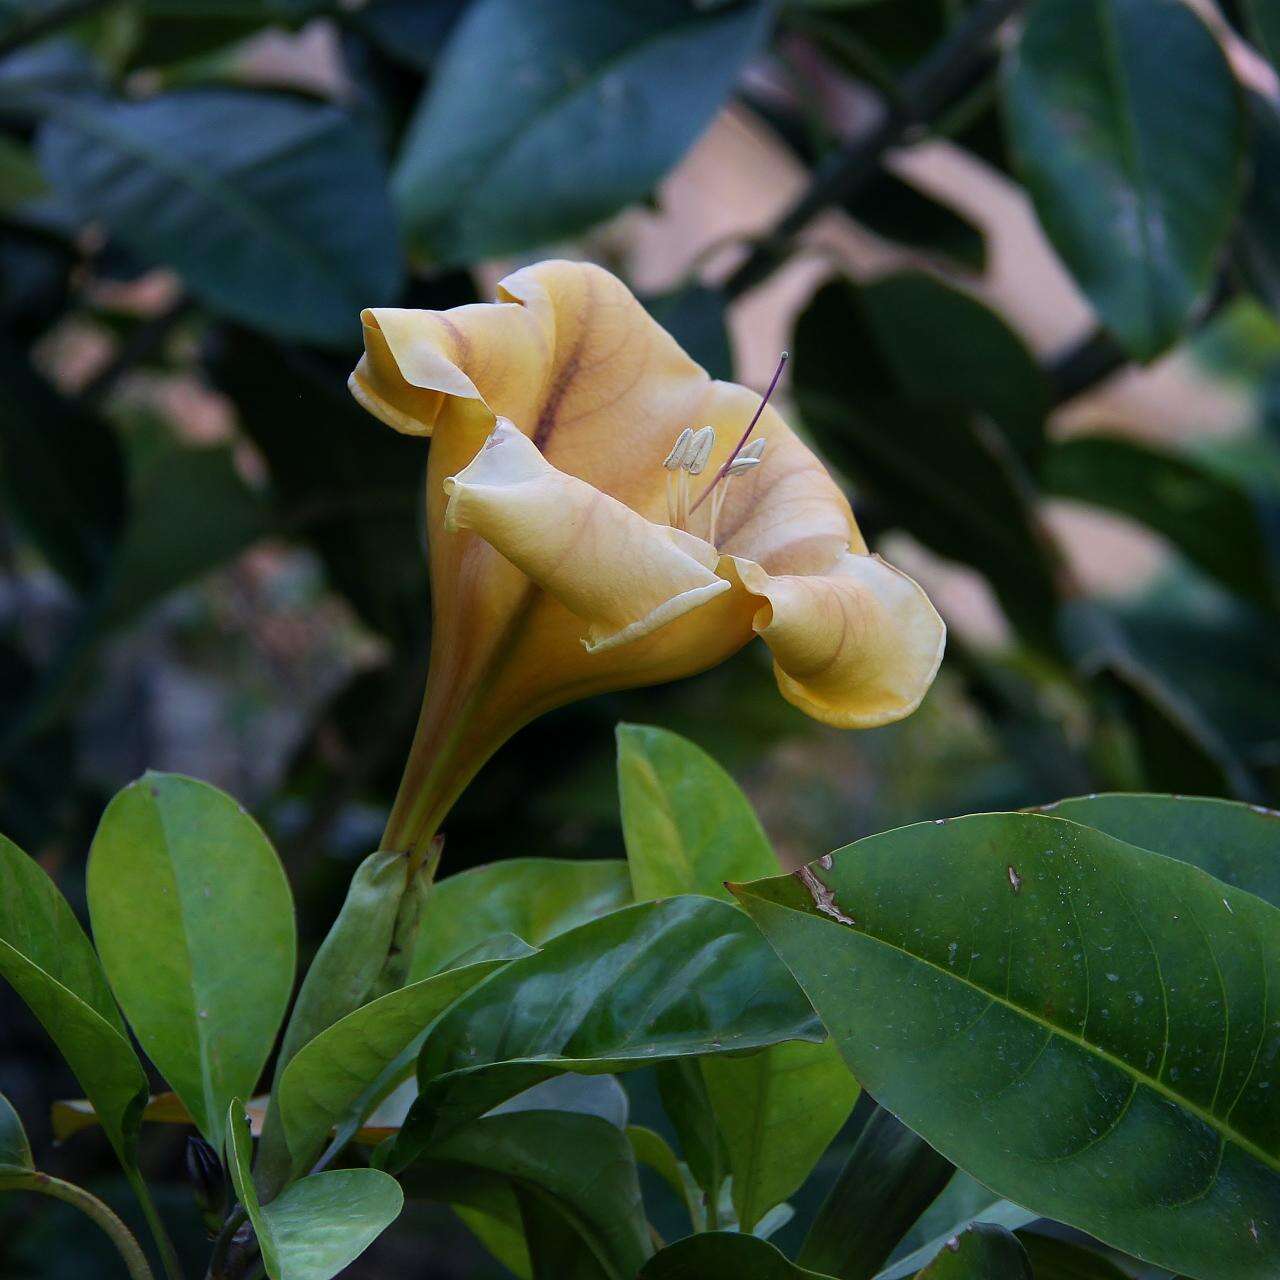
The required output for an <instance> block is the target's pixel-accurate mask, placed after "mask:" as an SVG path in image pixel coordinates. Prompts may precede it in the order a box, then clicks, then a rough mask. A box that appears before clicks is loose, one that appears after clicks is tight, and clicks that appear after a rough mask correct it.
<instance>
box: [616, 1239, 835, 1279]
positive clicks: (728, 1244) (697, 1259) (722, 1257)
mask: <svg viewBox="0 0 1280 1280" xmlns="http://www.w3.org/2000/svg"><path fill="white" fill-rule="evenodd" d="M636 1280H830V1277H826V1276H823V1275H822V1274H821V1273H820V1272H817V1271H806V1270H805V1268H804V1267H800V1266H797V1265H796V1264H795V1263H794V1262H788V1261H787V1259H786V1257H785V1256H784V1255H783V1254H781V1253H779V1252H778V1250H777V1249H776V1248H774V1246H773V1245H771V1244H770V1243H769V1242H768V1241H767V1240H759V1239H757V1238H756V1237H755V1236H749V1235H742V1234H740V1233H739V1232H736V1231H710V1232H704V1233H703V1234H701V1235H696V1236H688V1237H686V1238H685V1239H684V1240H677V1241H676V1243H675V1244H670V1245H668V1246H667V1247H666V1248H665V1249H663V1250H662V1252H661V1253H659V1254H656V1255H655V1256H654V1257H653V1258H651V1259H650V1260H649V1261H648V1262H647V1263H646V1264H645V1265H644V1267H642V1268H641V1270H640V1274H639V1275H638V1276H637V1277H636Z"/></svg>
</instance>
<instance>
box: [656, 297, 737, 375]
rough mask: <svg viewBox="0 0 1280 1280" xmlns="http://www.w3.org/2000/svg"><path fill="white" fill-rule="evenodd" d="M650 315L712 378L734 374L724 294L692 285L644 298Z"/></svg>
mask: <svg viewBox="0 0 1280 1280" xmlns="http://www.w3.org/2000/svg"><path fill="white" fill-rule="evenodd" d="M644 305H645V307H646V308H647V309H648V312H649V314H650V315H651V316H652V317H653V318H654V319H655V320H656V321H657V322H658V323H659V324H660V325H661V326H662V327H663V328H664V329H665V330H666V331H667V332H668V333H669V334H671V336H672V337H673V338H675V340H676V341H677V342H678V343H679V344H680V345H681V346H682V347H683V348H684V349H685V350H686V351H687V352H688V353H689V355H691V356H692V357H693V358H694V359H695V360H696V361H697V362H698V363H699V364H700V365H701V366H702V367H703V368H704V369H705V370H706V371H707V372H708V373H709V374H710V375H711V376H712V377H713V378H725V379H731V378H732V377H733V348H732V346H731V345H730V343H729V330H728V327H727V326H726V324H725V315H724V313H725V307H726V306H727V305H728V304H727V301H726V299H725V296H724V294H722V293H721V292H719V290H717V289H708V288H706V287H704V286H703V285H699V284H691V285H686V286H685V287H684V288H682V289H676V290H675V291H674V292H672V293H663V294H659V295H658V296H657V297H652V298H645V299H644Z"/></svg>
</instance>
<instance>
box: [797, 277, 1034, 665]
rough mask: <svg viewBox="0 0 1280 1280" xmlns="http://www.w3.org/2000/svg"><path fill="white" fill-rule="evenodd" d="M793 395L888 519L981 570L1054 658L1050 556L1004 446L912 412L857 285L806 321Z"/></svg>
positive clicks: (836, 289)
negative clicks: (880, 347) (880, 346)
mask: <svg viewBox="0 0 1280 1280" xmlns="http://www.w3.org/2000/svg"><path fill="white" fill-rule="evenodd" d="M795 396H796V402H797V404H798V406H799V408H800V412H801V414H802V416H803V418H804V421H805V424H806V425H807V426H808V427H809V428H810V429H811V430H812V431H813V433H814V435H815V436H816V437H817V440H818V443H819V444H820V445H821V447H822V448H823V449H824V450H825V451H826V453H827V454H828V455H829V456H830V457H831V459H832V460H833V461H834V462H835V463H836V464H837V465H838V466H839V467H841V468H842V469H843V470H845V471H847V472H848V473H849V475H850V476H851V478H852V479H853V480H855V481H856V482H857V483H858V486H859V488H860V490H861V491H862V492H863V493H865V494H866V495H867V496H868V497H870V498H872V499H874V500H876V502H877V504H880V505H882V506H883V518H884V519H885V520H887V521H888V522H889V523H891V524H894V525H898V526H901V527H902V528H904V529H906V530H908V531H909V532H910V533H912V534H914V535H915V536H916V537H917V538H919V539H920V540H921V541H922V542H924V543H925V544H926V545H928V546H930V547H932V548H933V549H934V550H935V551H937V552H939V553H940V554H941V555H944V556H947V557H949V558H951V559H954V560H960V561H961V562H963V563H966V564H970V565H972V566H973V567H974V568H976V569H978V570H979V572H981V573H983V574H984V575H985V576H986V577H987V578H988V579H989V580H990V581H991V584H992V586H993V588H994V589H995V591H996V593H997V595H998V596H999V598H1000V603H1001V604H1002V605H1003V606H1004V608H1005V610H1006V612H1007V613H1008V614H1009V616H1010V618H1011V620H1012V621H1013V622H1014V624H1015V625H1016V626H1017V627H1018V629H1019V631H1021V632H1022V633H1023V635H1024V637H1025V638H1026V639H1028V640H1029V641H1031V642H1032V643H1035V644H1037V645H1038V646H1040V647H1041V648H1043V649H1046V650H1049V651H1054V650H1056V647H1057V640H1056V616H1055V615H1056V610H1057V592H1056V586H1055V582H1054V564H1053V557H1052V555H1051V553H1050V552H1049V551H1048V550H1047V549H1046V547H1045V544H1044V540H1043V537H1042V535H1041V534H1040V532H1039V530H1038V528H1037V526H1036V520H1035V516H1034V513H1033V512H1032V510H1031V508H1030V504H1029V501H1028V495H1027V492H1026V487H1025V485H1024V483H1023V481H1022V479H1021V478H1020V476H1019V474H1018V470H1017V465H1016V461H1015V460H1014V459H1013V457H1012V456H1011V455H1010V452H1009V450H1008V447H1007V445H1006V442H1005V440H1004V438H1003V437H1002V436H1001V435H1000V433H999V432H998V431H996V429H995V428H994V427H990V426H989V425H988V424H986V423H985V422H983V421H982V420H980V419H977V418H975V417H974V416H973V415H972V414H969V413H966V412H965V411H963V410H961V409H955V408H944V407H936V406H918V405H914V404H908V403H905V402H904V398H903V395H902V390H901V388H900V387H899V385H898V383H897V376H896V374H895V372H894V370H893V367H892V365H890V363H889V362H888V360H887V357H886V356H885V355H884V354H883V353H882V352H881V351H880V349H879V345H878V338H877V337H876V333H875V330H874V329H873V327H872V326H871V324H870V321H869V319H868V315H867V311H866V309H865V303H864V300H863V296H862V294H861V292H860V291H859V290H857V289H856V288H854V287H853V286H852V285H849V284H845V283H837V284H831V285H828V286H826V287H825V288H824V289H822V290H820V291H819V292H818V294H817V295H816V297H815V298H814V300H813V301H812V302H811V303H810V304H809V306H808V308H807V309H806V310H805V312H804V314H803V315H802V316H801V318H800V323H799V326H798V328H797V330H796V341H795Z"/></svg>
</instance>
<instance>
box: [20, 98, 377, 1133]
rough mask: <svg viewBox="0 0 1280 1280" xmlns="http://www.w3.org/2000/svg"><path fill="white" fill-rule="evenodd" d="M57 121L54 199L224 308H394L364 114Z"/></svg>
mask: <svg viewBox="0 0 1280 1280" xmlns="http://www.w3.org/2000/svg"><path fill="white" fill-rule="evenodd" d="M45 108H46V111H47V113H48V118H47V120H46V123H45V125H44V126H43V128H42V129H41V131H40V134H39V138H38V150H39V155H40V161H41V166H42V168H43V169H44V172H45V175H46V177H47V178H48V179H49V182H50V184H51V185H52V186H53V187H54V189H55V190H56V191H57V192H58V193H59V194H60V195H62V196H63V197H64V198H66V199H67V200H70V201H71V202H72V203H73V204H74V206H75V208H76V209H77V211H78V212H79V213H80V214H81V215H82V216H83V217H84V218H85V219H86V220H88V219H93V220H94V221H100V222H102V223H105V224H106V226H107V227H108V229H109V230H110V231H111V232H112V233H113V234H114V235H116V236H118V237H119V239H120V240H121V242H123V243H124V244H126V245H128V246H129V248H131V249H132V250H133V251H134V252H135V253H137V254H138V255H139V256H141V257H143V258H145V259H146V260H147V261H150V262H154V263H157V264H161V265H164V266H169V267H172V268H173V269H174V270H176V271H178V272H179V273H180V274H181V275H182V277H183V281H184V283H185V284H186V285H187V287H188V288H189V289H190V290H191V292H192V293H194V294H195V295H196V296H197V297H199V298H200V299H201V300H202V301H204V302H205V303H207V304H208V305H209V306H210V307H212V308H214V309H215V310H218V311H220V312H222V313H223V314H225V315H228V316H231V317H232V318H234V319H238V320H242V321H244V322H245V323H246V324H250V325H254V326H255V327H259V328H264V329H267V330H268V331H270V332H273V333H277V334H280V335H281V336H283V337H286V338H292V339H296V340H301V341H311V342H319V343H329V344H335V345H343V346H351V345H352V344H353V343H357V342H358V341H359V336H360V326H359V313H360V308H361V307H363V306H371V305H376V304H378V303H390V302H394V301H395V299H396V296H397V294H398V293H399V290H400V284H401V262H400V255H399V249H398V243H397V235H396V228H395V224H394V219H393V215H392V211H391V207H390V203H389V200H388V197H387V194H386V177H385V173H384V171H383V166H382V164H381V162H380V160H379V157H378V151H377V148H376V146H374V145H373V139H372V138H371V137H370V136H368V134H367V133H366V131H365V129H364V128H363V127H362V126H361V125H360V124H359V123H358V122H357V120H356V119H355V118H354V117H353V116H350V115H348V114H347V113H345V112H343V111H339V110H338V109H336V108H335V107H332V106H329V105H327V104H321V103H317V102H311V101H305V100H303V99H302V98H298V97H291V96H287V95H284V94H276V93H265V92H258V91H250V90H245V89H226V88H215V89H207V88H200V89H193V90H188V91H185V92H177V93H162V94H157V95H155V96H153V97H150V98H143V99H140V100H137V101H124V100H112V99H105V98H103V99H95V98H91V97H73V96H70V95H67V96H58V97H52V96H51V97H50V98H49V99H48V100H47V102H46V103H45ZM218 1124H219V1126H220V1125H221V1120H219V1121H218Z"/></svg>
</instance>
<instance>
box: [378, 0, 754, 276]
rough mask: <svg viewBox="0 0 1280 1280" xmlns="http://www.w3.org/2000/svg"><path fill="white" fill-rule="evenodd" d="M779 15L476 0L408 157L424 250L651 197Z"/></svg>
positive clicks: (441, 252)
mask: <svg viewBox="0 0 1280 1280" xmlns="http://www.w3.org/2000/svg"><path fill="white" fill-rule="evenodd" d="M770 17H771V12H770V6H769V5H767V4H762V3H757V2H756V0H748V2H747V3H743V4H739V5H734V6H732V7H730V8H728V9H725V10H721V11H710V12H700V11H699V10H698V8H696V7H694V6H691V5H689V4H687V3H685V0H624V2H622V3H619V2H618V0H477V2H476V3H474V4H472V5H471V6H470V8H469V9H468V10H467V12H466V13H465V14H464V15H463V17H462V18H461V20H460V21H459V22H458V24H457V26H456V27H455V28H454V31H453V34H452V36H451V38H450V41H449V45H448V48H447V49H446V51H445V53H444V55H443V57H442V58H441V60H440V63H439V66H438V67H437V69H436V72H435V75H434V76H433V78H432V81H431V84H430V86H429V87H428V89H427V93H426V96H425V98H424V99H423V101H422V103H421V104H420V105H419V107H418V109H417V111H416V113H415V115H414V117H413V120H412V121H411V123H410V125H409V129H408V133H407V135H406V138H405V141H404V144H403V147H402V150H401V153H400V156H399V159H398V162H397V164H396V169H395V174H394V178H393V186H392V189H393V193H394V196H395V199H396V204H397V206H398V208H399V210H400V214H401V218H402V221H403V224H404V226H405V227H406V229H407V231H408V234H409V237H410V241H411V243H412V245H413V247H414V248H415V249H417V250H419V251H420V252H422V253H423V254H425V255H427V256H429V257H431V258H434V259H436V260H437V261H443V262H466V261H470V260H472V259H475V258H486V257H492V256H493V255H495V254H501V253H512V252H518V251H520V250H524V249H529V248H532V247H534V246H536V245H541V244H546V243H548V242H550V241H553V240H557V239H561V238H563V237H565V236H569V235H572V234H574V233H576V232H579V231H582V230H584V229H586V228H587V227H589V226H591V225H592V224H593V223H596V222H600V221H602V220H603V219H604V218H607V217H609V216H610V215H612V214H614V213H616V212H617V211H618V210H619V209H621V208H623V207H625V206H626V205H629V204H634V203H636V202H637V201H640V200H643V199H644V198H645V197H646V196H647V195H648V194H649V193H650V191H652V190H653V188H654V187H655V186H656V185H657V183H658V181H659V180H660V179H661V178H662V177H663V176H664V175H665V174H666V172H667V170H668V169H670V168H671V167H672V166H673V165H674V164H675V163H676V161H678V160H679V159H680V157H681V156H682V155H684V153H685V151H686V150H688V148H689V147H690V146H691V145H692V143H693V142H694V141H695V139H696V138H697V137H698V135H699V134H700V133H701V132H702V131H703V129H704V128H706V126H707V125H708V124H709V123H710V122H711V118H712V117H713V116H714V115H715V113H716V111H718V110H719V108H720V107H721V105H722V104H723V102H724V100H725V98H726V97H727V96H728V94H729V91H730V89H731V88H732V87H733V83H734V81H735V80H736V79H737V76H738V73H739V71H740V70H741V67H742V64H743V63H744V62H745V61H746V59H747V58H748V57H749V56H750V55H751V54H752V53H754V52H755V50H756V49H757V48H758V47H759V46H760V44H761V43H762V42H763V40H764V37H765V34H766V31H767V29H768V23H769V20H770ZM495 85H501V86H502V91H501V92H500V93H495V92H494V86H495Z"/></svg>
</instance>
